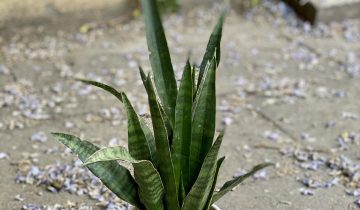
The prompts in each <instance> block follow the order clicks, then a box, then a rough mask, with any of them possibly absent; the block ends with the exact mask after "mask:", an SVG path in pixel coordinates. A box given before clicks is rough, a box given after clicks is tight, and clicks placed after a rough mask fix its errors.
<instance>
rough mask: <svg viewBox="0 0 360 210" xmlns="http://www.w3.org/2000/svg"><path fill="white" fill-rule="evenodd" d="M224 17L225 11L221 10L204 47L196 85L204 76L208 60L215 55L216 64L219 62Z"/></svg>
mask: <svg viewBox="0 0 360 210" xmlns="http://www.w3.org/2000/svg"><path fill="white" fill-rule="evenodd" d="M224 18H225V11H223V12H222V13H221V15H220V17H219V18H218V21H217V23H216V25H215V28H214V29H213V32H212V34H211V36H210V39H209V42H208V45H207V47H206V52H205V54H204V58H203V60H202V62H201V65H200V72H199V77H198V83H197V85H198V87H199V86H200V84H201V81H202V79H203V77H204V73H205V70H206V65H207V64H208V62H210V61H211V60H212V59H213V57H214V55H215V57H216V63H217V65H219V63H220V57H221V55H220V54H221V53H220V43H221V37H222V29H223V24H224ZM215 53H216V54H215Z"/></svg>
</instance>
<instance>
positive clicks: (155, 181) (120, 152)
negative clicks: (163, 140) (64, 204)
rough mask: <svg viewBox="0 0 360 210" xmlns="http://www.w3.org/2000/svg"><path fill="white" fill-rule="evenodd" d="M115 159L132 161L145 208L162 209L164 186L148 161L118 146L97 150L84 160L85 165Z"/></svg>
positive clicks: (150, 209) (148, 209)
mask: <svg viewBox="0 0 360 210" xmlns="http://www.w3.org/2000/svg"><path fill="white" fill-rule="evenodd" d="M116 160H122V161H127V162H130V163H132V165H133V167H134V176H135V180H136V182H137V184H138V185H139V195H140V200H141V202H142V203H143V204H144V205H145V207H146V209H147V210H163V209H164V206H163V202H162V200H163V197H164V186H163V184H162V182H161V177H160V175H159V173H158V172H157V171H156V169H155V167H154V166H153V164H152V163H151V162H150V161H148V160H136V159H135V158H133V157H132V156H131V154H130V153H129V152H128V151H127V150H126V149H125V148H124V147H121V146H118V147H107V148H104V149H100V150H98V151H97V152H95V153H94V154H93V155H91V156H90V157H89V158H88V159H87V160H86V161H85V165H89V164H93V163H97V162H103V161H116Z"/></svg>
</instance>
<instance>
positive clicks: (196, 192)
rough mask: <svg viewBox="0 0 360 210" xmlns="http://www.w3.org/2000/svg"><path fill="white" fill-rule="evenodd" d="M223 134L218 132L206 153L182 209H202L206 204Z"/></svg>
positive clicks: (214, 174)
mask: <svg viewBox="0 0 360 210" xmlns="http://www.w3.org/2000/svg"><path fill="white" fill-rule="evenodd" d="M223 136H224V133H223V132H222V133H220V134H219V136H218V138H217V139H216V141H215V143H214V145H213V146H212V147H211V149H210V151H209V153H208V154H207V155H206V158H205V160H204V162H203V165H202V167H201V170H200V173H199V176H198V177H197V179H196V181H195V183H194V185H193V186H192V188H191V190H190V192H189V194H188V195H187V196H186V197H185V201H184V204H183V206H182V208H181V209H182V210H193V209H204V207H205V205H206V204H207V201H208V197H209V195H210V191H211V189H212V187H213V182H214V179H215V176H216V175H217V174H216V168H217V156H218V153H219V149H220V146H221V142H222V139H223Z"/></svg>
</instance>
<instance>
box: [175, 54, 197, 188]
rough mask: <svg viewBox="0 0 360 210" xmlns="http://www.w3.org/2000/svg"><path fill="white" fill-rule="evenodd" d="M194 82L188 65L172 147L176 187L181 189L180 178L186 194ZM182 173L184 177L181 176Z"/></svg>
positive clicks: (177, 102)
mask: <svg viewBox="0 0 360 210" xmlns="http://www.w3.org/2000/svg"><path fill="white" fill-rule="evenodd" d="M192 98H193V97H192V81H191V66H190V63H189V61H188V62H187V63H186V66H185V70H184V73H183V76H182V79H181V83H180V89H179V92H178V97H177V101H176V108H175V138H174V143H173V145H172V158H173V163H174V172H175V180H176V182H177V183H176V185H177V186H179V187H180V185H179V183H180V177H182V179H183V182H182V183H183V184H184V185H185V186H184V188H185V190H186V191H185V192H186V193H187V192H189V190H190V189H189V188H190V186H189V176H190V172H189V159H188V157H189V154H190V143H191V110H192ZM181 173H182V176H180V175H181Z"/></svg>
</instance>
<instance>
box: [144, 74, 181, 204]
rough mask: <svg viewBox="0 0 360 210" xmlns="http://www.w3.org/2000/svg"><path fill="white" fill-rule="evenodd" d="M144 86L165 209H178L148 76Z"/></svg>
mask: <svg viewBox="0 0 360 210" xmlns="http://www.w3.org/2000/svg"><path fill="white" fill-rule="evenodd" d="M145 87H146V90H147V94H148V99H149V105H150V113H151V119H152V124H153V130H154V136H155V143H156V151H157V155H158V161H159V172H160V175H161V178H162V181H163V183H164V186H165V200H166V203H167V209H171V210H179V209H180V207H179V202H178V192H177V187H176V182H175V175H174V166H173V163H172V158H171V152H170V145H169V140H168V134H167V132H166V127H165V123H164V118H163V116H162V114H161V110H160V105H159V103H158V102H157V100H156V95H155V90H154V87H153V86H152V82H151V79H150V77H149V76H148V78H147V79H146V83H145Z"/></svg>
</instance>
